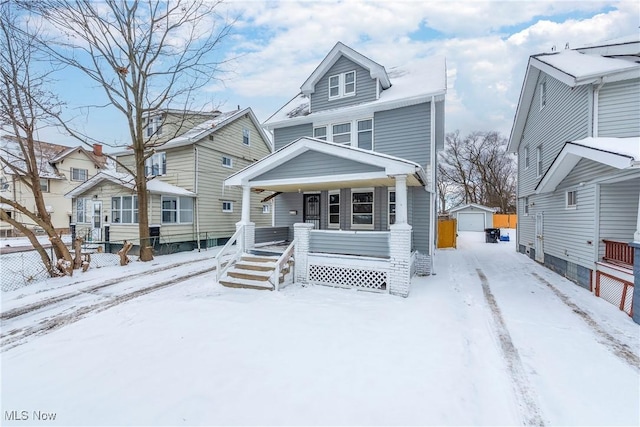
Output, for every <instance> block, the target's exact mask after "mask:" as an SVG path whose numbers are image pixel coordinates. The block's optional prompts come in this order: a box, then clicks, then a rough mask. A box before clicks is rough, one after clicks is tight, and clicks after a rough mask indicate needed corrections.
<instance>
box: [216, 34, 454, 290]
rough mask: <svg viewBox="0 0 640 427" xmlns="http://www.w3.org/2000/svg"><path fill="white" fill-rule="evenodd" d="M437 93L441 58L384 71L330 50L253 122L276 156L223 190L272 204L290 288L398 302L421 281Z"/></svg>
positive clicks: (430, 242)
mask: <svg viewBox="0 0 640 427" xmlns="http://www.w3.org/2000/svg"><path fill="white" fill-rule="evenodd" d="M445 93H446V70H445V61H444V59H443V58H432V59H429V60H424V61H422V62H420V63H418V64H411V65H407V66H403V67H397V68H393V69H386V68H385V67H384V66H382V65H380V64H378V63H377V62H375V61H373V60H372V59H370V58H368V57H366V56H364V55H362V54H360V53H358V52H356V51H355V50H353V49H351V48H349V47H348V46H345V45H344V44H342V43H337V44H336V45H335V47H334V48H333V49H332V50H331V51H330V52H329V54H328V55H327V56H326V57H325V58H324V60H323V61H322V62H321V63H320V64H319V65H318V67H317V68H316V69H315V71H314V72H313V73H312V74H311V75H310V76H309V77H308V78H307V80H306V81H304V82H303V83H302V85H301V87H300V93H298V94H297V95H296V96H294V97H293V99H292V100H291V101H289V102H288V103H287V104H286V105H284V106H283V107H282V108H280V109H279V110H278V111H277V112H276V113H274V114H273V115H272V116H271V117H270V118H269V119H268V120H267V121H266V122H265V123H263V126H264V127H265V128H266V129H267V130H268V131H270V132H271V133H272V135H273V141H274V148H275V150H276V151H275V152H274V153H273V154H271V155H269V156H268V157H266V158H264V159H262V160H261V161H259V162H257V163H255V164H253V165H251V166H249V167H247V168H246V169H244V170H242V171H240V172H239V173H237V174H234V175H232V176H230V177H229V178H228V179H227V180H226V181H225V184H226V185H228V186H237V187H242V188H243V190H244V193H245V195H246V197H248V195H249V194H251V192H252V191H259V192H261V193H262V194H265V195H266V197H265V198H271V199H272V200H273V201H274V213H275V218H274V222H275V226H276V227H279V228H283V227H284V228H286V229H287V230H288V239H289V240H290V241H293V242H294V246H296V245H297V248H296V249H293V248H292V251H293V252H295V272H296V281H297V282H302V283H315V284H327V285H333V286H348V287H356V288H360V289H367V290H373V291H380V292H390V293H393V294H398V295H403V296H406V295H407V294H408V292H409V282H410V277H411V275H412V274H413V273H416V272H417V273H418V274H422V275H427V274H430V272H431V271H432V262H433V251H434V237H435V219H436V215H435V212H436V206H435V203H436V197H435V194H434V191H435V189H434V182H435V179H434V174H435V171H436V167H435V162H436V159H437V151H439V150H440V149H441V148H442V146H443V144H444V100H445ZM252 223H253V218H252V217H250V216H249V215H245V216H243V219H242V224H240V226H244V228H245V230H249V232H248V233H247V235H248V236H253V233H254V231H253V225H252ZM247 235H245V242H246V247H245V249H248V247H250V246H252V245H253V244H255V239H254V238H253V237H247ZM293 252H292V253H293Z"/></svg>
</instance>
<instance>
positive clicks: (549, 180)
mask: <svg viewBox="0 0 640 427" xmlns="http://www.w3.org/2000/svg"><path fill="white" fill-rule="evenodd" d="M581 159H589V160H593V161H594V162H598V163H602V164H605V165H608V166H611V167H614V168H616V169H630V168H638V169H640V137H632V138H594V137H589V138H584V139H580V140H576V141H570V142H567V143H566V144H565V146H564V147H563V148H562V150H561V151H560V153H559V154H558V156H557V157H556V158H555V160H554V161H553V163H552V164H551V166H550V167H549V170H548V171H547V173H545V175H544V176H543V177H542V180H540V182H539V183H538V186H537V187H536V193H547V192H551V191H554V190H555V189H556V187H557V186H558V184H560V182H562V180H563V179H564V178H566V176H567V175H568V174H569V173H570V172H571V170H573V168H574V167H575V166H576V165H577V164H578V162H579V161H580V160H581Z"/></svg>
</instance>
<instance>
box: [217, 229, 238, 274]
mask: <svg viewBox="0 0 640 427" xmlns="http://www.w3.org/2000/svg"><path fill="white" fill-rule="evenodd" d="M243 252H244V226H241V227H239V228H238V229H237V230H236V232H235V233H233V236H231V238H230V239H229V241H228V242H227V244H226V245H224V247H223V248H222V250H221V251H220V252H218V254H217V255H216V257H215V261H216V281H220V278H221V277H222V275H223V274H224V273H225V272H226V271H227V270H228V269H229V268H231V267H232V266H234V265H235V264H236V262H238V260H239V259H240V257H241V256H242V253H243Z"/></svg>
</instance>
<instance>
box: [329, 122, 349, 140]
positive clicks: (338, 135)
mask: <svg viewBox="0 0 640 427" xmlns="http://www.w3.org/2000/svg"><path fill="white" fill-rule="evenodd" d="M331 136H332V141H333V142H337V143H338V144H346V145H349V144H351V123H339V124H335V125H333V126H331Z"/></svg>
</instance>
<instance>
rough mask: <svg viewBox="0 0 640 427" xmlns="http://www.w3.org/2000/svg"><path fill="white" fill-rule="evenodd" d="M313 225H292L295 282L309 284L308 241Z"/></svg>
mask: <svg viewBox="0 0 640 427" xmlns="http://www.w3.org/2000/svg"><path fill="white" fill-rule="evenodd" d="M312 229H313V224H307V223H296V224H293V238H294V240H295V241H296V246H295V277H296V282H299V283H309V241H310V239H311V230H312Z"/></svg>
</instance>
